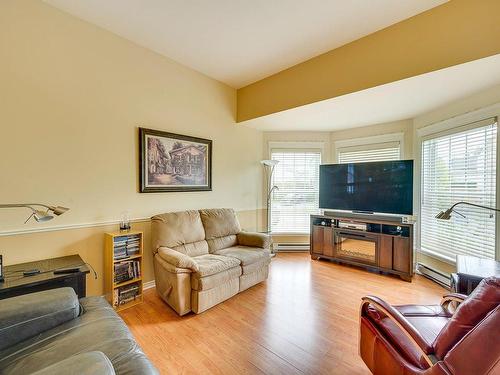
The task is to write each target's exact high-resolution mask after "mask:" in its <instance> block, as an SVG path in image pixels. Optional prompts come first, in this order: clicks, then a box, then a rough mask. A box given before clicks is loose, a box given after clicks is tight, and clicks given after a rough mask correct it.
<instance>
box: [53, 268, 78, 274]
mask: <svg viewBox="0 0 500 375" xmlns="http://www.w3.org/2000/svg"><path fill="white" fill-rule="evenodd" d="M76 272H80V267H68V268H60V269H58V270H54V275H57V274H61V273H76Z"/></svg>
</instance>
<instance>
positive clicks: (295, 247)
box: [274, 243, 309, 252]
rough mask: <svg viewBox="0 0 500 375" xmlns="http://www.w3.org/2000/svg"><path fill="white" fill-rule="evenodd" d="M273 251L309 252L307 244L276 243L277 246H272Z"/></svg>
mask: <svg viewBox="0 0 500 375" xmlns="http://www.w3.org/2000/svg"><path fill="white" fill-rule="evenodd" d="M274 251H276V252H296V251H309V244H308V243H277V244H274Z"/></svg>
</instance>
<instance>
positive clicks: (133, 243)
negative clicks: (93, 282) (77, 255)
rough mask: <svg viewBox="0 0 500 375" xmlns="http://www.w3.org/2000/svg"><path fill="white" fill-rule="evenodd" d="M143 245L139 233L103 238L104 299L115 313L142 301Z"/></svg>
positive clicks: (110, 234) (115, 234)
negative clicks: (106, 299) (105, 298)
mask: <svg viewBox="0 0 500 375" xmlns="http://www.w3.org/2000/svg"><path fill="white" fill-rule="evenodd" d="M143 241H144V235H143V233H142V232H140V231H130V232H128V233H123V232H114V233H106V234H105V269H106V272H105V274H104V278H105V280H104V284H105V289H106V296H107V298H108V300H109V302H110V303H111V305H112V306H113V307H114V308H115V309H116V310H122V309H126V308H128V307H131V306H134V305H136V304H138V303H140V302H142V300H143V295H142V291H143V287H144V286H143V280H142V274H143V269H142V267H143V259H142V255H143Z"/></svg>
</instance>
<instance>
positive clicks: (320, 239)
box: [310, 215, 414, 282]
mask: <svg viewBox="0 0 500 375" xmlns="http://www.w3.org/2000/svg"><path fill="white" fill-rule="evenodd" d="M342 226H343V227H342ZM310 253H311V258H312V259H319V258H324V259H330V260H334V261H337V262H340V263H345V264H351V265H355V266H361V267H366V268H369V269H372V270H375V271H380V272H386V273H390V274H394V275H398V276H399V277H401V278H402V279H403V280H405V281H409V282H411V278H412V277H413V269H414V265H413V258H414V256H413V224H402V223H400V222H396V221H391V220H390V219H388V220H385V219H384V220H379V219H378V218H374V219H373V220H370V219H367V215H363V216H362V217H360V218H356V217H353V215H349V216H341V215H334V216H330V215H328V216H327V215H311V239H310Z"/></svg>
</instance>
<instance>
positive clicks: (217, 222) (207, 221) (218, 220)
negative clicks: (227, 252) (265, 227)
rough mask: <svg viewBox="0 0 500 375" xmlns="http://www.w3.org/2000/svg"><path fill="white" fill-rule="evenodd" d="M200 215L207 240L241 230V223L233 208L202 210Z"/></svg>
mask: <svg viewBox="0 0 500 375" xmlns="http://www.w3.org/2000/svg"><path fill="white" fill-rule="evenodd" d="M200 217H201V221H202V222H203V227H204V228H205V237H206V239H207V240H210V239H212V238H216V237H224V236H230V235H232V234H238V233H239V232H241V227H240V223H239V221H238V218H237V217H236V213H235V212H234V210H233V209H232V208H214V209H207V210H200Z"/></svg>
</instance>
